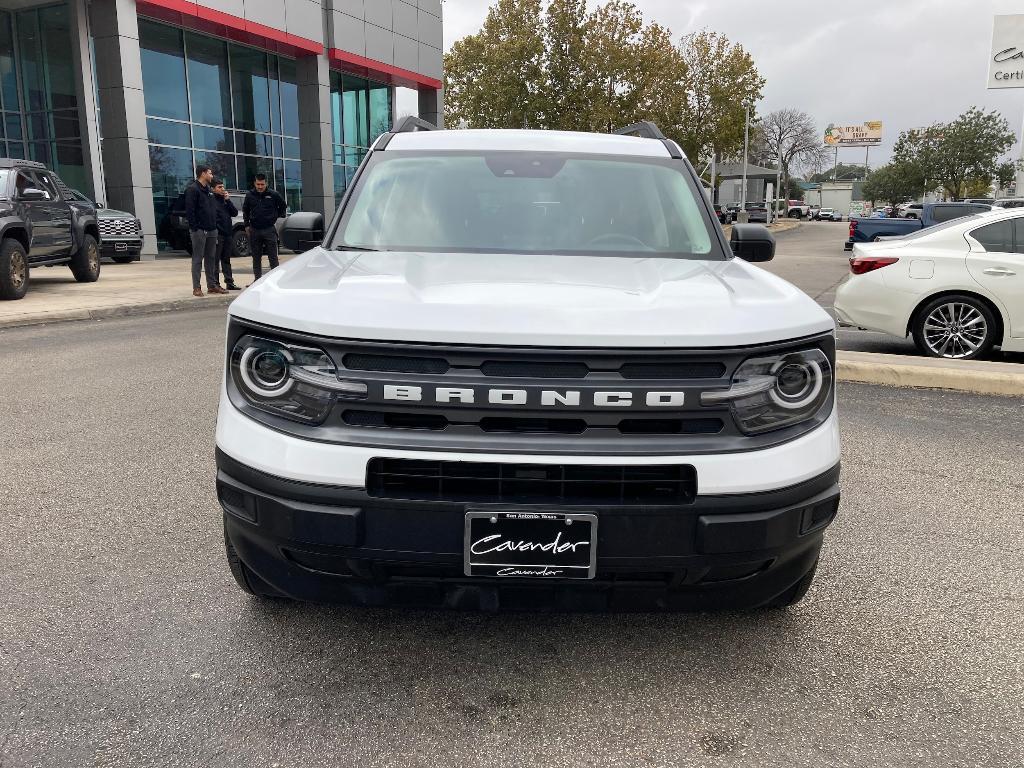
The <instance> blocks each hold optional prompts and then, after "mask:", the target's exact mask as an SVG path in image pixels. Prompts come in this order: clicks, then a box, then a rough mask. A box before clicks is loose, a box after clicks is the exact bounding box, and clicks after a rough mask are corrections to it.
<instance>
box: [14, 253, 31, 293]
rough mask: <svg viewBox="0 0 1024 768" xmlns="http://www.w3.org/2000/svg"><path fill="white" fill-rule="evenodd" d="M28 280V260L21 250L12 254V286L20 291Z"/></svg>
mask: <svg viewBox="0 0 1024 768" xmlns="http://www.w3.org/2000/svg"><path fill="white" fill-rule="evenodd" d="M26 280H28V262H27V261H25V255H24V254H23V253H21V252H19V251H15V252H14V253H12V254H11V286H12V287H13V288H14V290H16V291H19V290H21V287H22V286H23V285H25V281H26Z"/></svg>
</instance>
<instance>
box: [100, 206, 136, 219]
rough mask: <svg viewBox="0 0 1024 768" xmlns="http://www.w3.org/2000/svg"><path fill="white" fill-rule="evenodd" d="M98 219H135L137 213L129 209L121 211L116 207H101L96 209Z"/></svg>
mask: <svg viewBox="0 0 1024 768" xmlns="http://www.w3.org/2000/svg"><path fill="white" fill-rule="evenodd" d="M96 218H97V219H131V220H132V221H135V214H134V213H128V211H119V210H117V209H115V208H99V209H97V210H96Z"/></svg>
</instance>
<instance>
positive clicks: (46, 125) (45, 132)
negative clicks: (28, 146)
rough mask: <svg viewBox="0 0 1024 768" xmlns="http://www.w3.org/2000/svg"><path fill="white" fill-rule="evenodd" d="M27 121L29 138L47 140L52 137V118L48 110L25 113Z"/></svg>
mask: <svg viewBox="0 0 1024 768" xmlns="http://www.w3.org/2000/svg"><path fill="white" fill-rule="evenodd" d="M25 123H26V124H27V125H28V138H29V139H30V140H31V139H36V140H40V139H42V140H45V139H48V138H50V119H49V114H48V113H46V112H33V113H32V114H29V115H25Z"/></svg>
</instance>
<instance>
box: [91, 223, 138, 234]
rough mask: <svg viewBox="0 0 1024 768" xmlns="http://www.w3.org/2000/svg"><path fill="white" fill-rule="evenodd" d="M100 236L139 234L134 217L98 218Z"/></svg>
mask: <svg viewBox="0 0 1024 768" xmlns="http://www.w3.org/2000/svg"><path fill="white" fill-rule="evenodd" d="M96 225H97V227H98V228H99V231H100V237H101V238H103V237H134V236H135V235H137V234H139V227H138V225H137V223H136V221H135V219H98V220H97V222H96Z"/></svg>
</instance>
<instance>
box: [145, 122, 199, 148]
mask: <svg viewBox="0 0 1024 768" xmlns="http://www.w3.org/2000/svg"><path fill="white" fill-rule="evenodd" d="M146 130H147V132H148V133H149V140H150V141H151V142H153V143H154V144H172V145H174V146H177V147H189V146H191V145H192V140H191V139H190V138H189V131H188V123H172V122H170V121H169V120H154V119H153V118H152V117H151V118H149V119H148V120H146Z"/></svg>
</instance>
